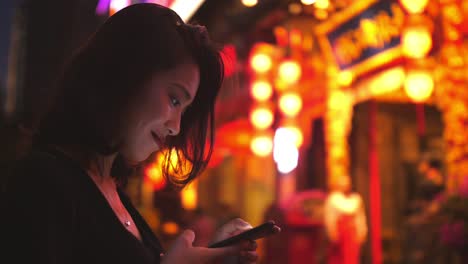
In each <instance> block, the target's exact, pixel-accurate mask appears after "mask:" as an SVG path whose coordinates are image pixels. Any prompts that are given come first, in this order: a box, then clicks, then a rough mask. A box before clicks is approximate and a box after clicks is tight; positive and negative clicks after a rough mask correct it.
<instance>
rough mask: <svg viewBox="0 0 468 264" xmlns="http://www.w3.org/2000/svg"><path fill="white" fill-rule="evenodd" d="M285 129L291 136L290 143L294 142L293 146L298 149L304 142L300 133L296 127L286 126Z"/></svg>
mask: <svg viewBox="0 0 468 264" xmlns="http://www.w3.org/2000/svg"><path fill="white" fill-rule="evenodd" d="M285 129H287V130H288V131H289V133H290V135H291V136H292V141H293V142H294V145H295V146H296V147H298V148H299V147H300V146H301V145H302V143H303V142H304V136H303V135H302V131H301V130H300V129H299V128H298V127H296V126H288V127H285Z"/></svg>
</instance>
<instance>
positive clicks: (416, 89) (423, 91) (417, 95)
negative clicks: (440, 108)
mask: <svg viewBox="0 0 468 264" xmlns="http://www.w3.org/2000/svg"><path fill="white" fill-rule="evenodd" d="M433 90H434V81H433V79H432V76H431V75H430V74H429V73H428V72H426V71H423V70H412V71H410V72H408V74H407V76H406V80H405V92H406V94H407V95H408V97H409V98H411V99H412V100H413V101H415V102H424V101H425V100H427V99H428V98H429V97H430V96H431V94H432V91H433Z"/></svg>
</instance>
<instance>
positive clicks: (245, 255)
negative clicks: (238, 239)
mask: <svg viewBox="0 0 468 264" xmlns="http://www.w3.org/2000/svg"><path fill="white" fill-rule="evenodd" d="M257 260H258V253H257V252H255V251H242V252H241V254H240V257H239V263H242V264H247V263H255V262H257Z"/></svg>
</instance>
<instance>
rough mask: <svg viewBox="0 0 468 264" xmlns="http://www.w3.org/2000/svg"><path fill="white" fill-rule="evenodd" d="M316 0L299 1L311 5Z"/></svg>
mask: <svg viewBox="0 0 468 264" xmlns="http://www.w3.org/2000/svg"><path fill="white" fill-rule="evenodd" d="M316 1H317V0H301V3H302V4H303V5H311V4H313V3H315V2H316Z"/></svg>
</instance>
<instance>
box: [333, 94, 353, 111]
mask: <svg viewBox="0 0 468 264" xmlns="http://www.w3.org/2000/svg"><path fill="white" fill-rule="evenodd" d="M350 100H351V98H350V97H349V95H348V94H346V93H344V92H341V91H336V92H333V93H331V94H330V96H329V98H328V107H329V108H330V109H342V108H344V107H346V105H348V104H349V102H350Z"/></svg>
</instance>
